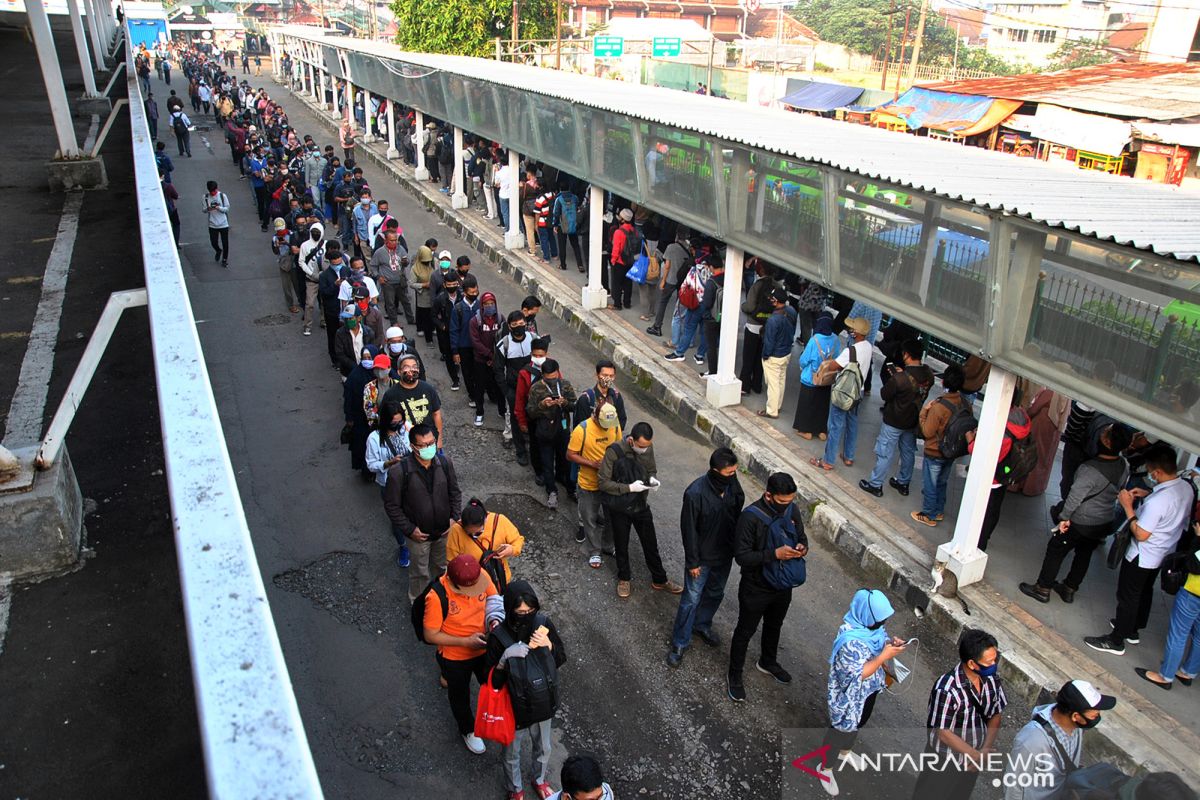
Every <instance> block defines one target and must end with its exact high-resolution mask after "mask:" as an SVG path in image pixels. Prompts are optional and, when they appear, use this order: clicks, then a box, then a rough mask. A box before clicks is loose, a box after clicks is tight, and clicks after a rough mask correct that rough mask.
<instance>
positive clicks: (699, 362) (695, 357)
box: [692, 356, 704, 365]
mask: <svg viewBox="0 0 1200 800" xmlns="http://www.w3.org/2000/svg"><path fill="white" fill-rule="evenodd" d="M692 361H695V362H696V363H697V364H701V365H703V364H704V359H703V358H701V357H700V356H692Z"/></svg>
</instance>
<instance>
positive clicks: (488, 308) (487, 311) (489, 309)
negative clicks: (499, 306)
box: [483, 304, 496, 317]
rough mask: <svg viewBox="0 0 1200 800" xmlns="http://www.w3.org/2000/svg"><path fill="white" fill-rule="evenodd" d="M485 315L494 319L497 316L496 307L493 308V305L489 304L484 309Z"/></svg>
mask: <svg viewBox="0 0 1200 800" xmlns="http://www.w3.org/2000/svg"><path fill="white" fill-rule="evenodd" d="M483 315H484V316H485V317H494V316H496V307H495V306H493V305H491V304H488V305H486V306H484V307H483Z"/></svg>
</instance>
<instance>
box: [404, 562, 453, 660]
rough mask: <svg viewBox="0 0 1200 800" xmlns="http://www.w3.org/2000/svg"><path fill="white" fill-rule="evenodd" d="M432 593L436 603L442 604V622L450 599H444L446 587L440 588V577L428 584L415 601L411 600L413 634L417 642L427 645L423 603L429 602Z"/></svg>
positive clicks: (448, 608)
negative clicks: (435, 596)
mask: <svg viewBox="0 0 1200 800" xmlns="http://www.w3.org/2000/svg"><path fill="white" fill-rule="evenodd" d="M430 592H432V593H433V594H435V595H437V599H438V601H439V602H440V603H441V604H442V620H443V621H444V620H445V619H446V615H447V614H449V613H450V598H448V597H446V587H445V586H442V576H440V575H439V576H438V577H436V578H434V579H433V580H431V581H430V582H429V585H428V586H426V587H425V588H424V589H423V590H421V593H420V594H419V595H417V599H416V600H413V604H412V625H413V633H415V634H416V635H417V641H418V642H424V643H425V644H429V642H428V641H427V640H426V639H425V603H426V602H428V600H429V594H430Z"/></svg>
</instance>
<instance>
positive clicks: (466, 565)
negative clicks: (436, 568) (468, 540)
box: [446, 553, 488, 596]
mask: <svg viewBox="0 0 1200 800" xmlns="http://www.w3.org/2000/svg"><path fill="white" fill-rule="evenodd" d="M481 572H482V570H481V569H480V568H479V560H478V559H476V558H474V557H472V556H470V555H467V554H466V553H463V554H462V555H460V556H455V557H454V560H452V561H451V562H450V563H449V564H447V565H446V575H447V576H449V578H450V582H451V583H453V584H454V585H455V587H456V588H458V589H459V590H460V591H462V592H463V594H467V595H471V596H474V595H477V594H482V593H483V592H485V591H487V584H488V582H487V581H481V580H479V577H480V573H481Z"/></svg>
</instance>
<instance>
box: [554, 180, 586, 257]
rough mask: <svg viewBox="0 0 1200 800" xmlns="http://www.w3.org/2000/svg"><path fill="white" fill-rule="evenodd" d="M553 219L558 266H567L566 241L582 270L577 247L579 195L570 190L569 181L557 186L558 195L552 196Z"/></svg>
mask: <svg viewBox="0 0 1200 800" xmlns="http://www.w3.org/2000/svg"><path fill="white" fill-rule="evenodd" d="M550 219H551V220H553V225H554V235H555V237H556V238H557V240H558V268H559V269H561V270H565V269H566V268H567V242H568V241H569V242H570V243H571V250H572V251H573V252H574V253H575V266H577V267H578V268H579V271H580V272H583V271H584V270H585V269H586V267H584V263H583V253H582V252H581V251H580V249H579V197H578V196H577V195H576V194H575V192H573V191H571V184H570V182H567V181H564V182H562V184H561V185H560V186H559V190H558V197H555V198H554V207H553V209H552V210H551V212H550Z"/></svg>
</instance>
